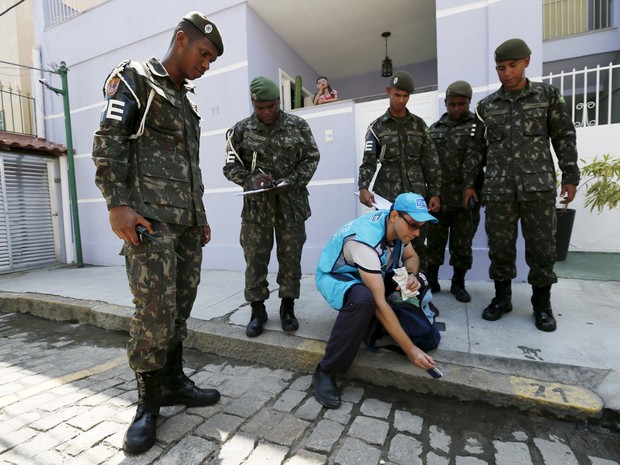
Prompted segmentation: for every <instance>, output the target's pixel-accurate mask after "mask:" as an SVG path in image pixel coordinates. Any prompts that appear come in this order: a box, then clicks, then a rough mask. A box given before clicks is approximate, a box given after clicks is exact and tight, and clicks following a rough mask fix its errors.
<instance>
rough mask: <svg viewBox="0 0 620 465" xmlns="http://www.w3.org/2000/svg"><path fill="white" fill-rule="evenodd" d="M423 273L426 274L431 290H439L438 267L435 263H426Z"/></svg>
mask: <svg viewBox="0 0 620 465" xmlns="http://www.w3.org/2000/svg"><path fill="white" fill-rule="evenodd" d="M424 274H425V275H426V279H428V284H429V286H431V291H432V292H439V291H441V286H440V285H439V267H438V266H436V265H428V268H427V269H426V272H425V273H424Z"/></svg>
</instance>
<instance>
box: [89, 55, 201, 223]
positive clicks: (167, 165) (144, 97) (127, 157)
mask: <svg viewBox="0 0 620 465" xmlns="http://www.w3.org/2000/svg"><path fill="white" fill-rule="evenodd" d="M193 89H194V86H193V85H192V84H190V83H189V82H186V83H185V85H184V86H182V87H181V88H180V89H179V88H177V87H176V85H175V84H174V82H173V81H172V79H170V77H169V76H168V73H167V72H166V70H165V69H164V67H163V65H162V64H161V63H160V61H159V60H158V59H157V58H151V59H149V60H148V61H147V62H144V63H143V62H136V61H125V62H123V63H121V64H120V65H119V66H117V67H116V68H115V69H114V70H113V71H112V73H110V75H109V76H108V78H107V80H106V83H105V86H104V89H103V92H104V97H105V107H104V109H103V113H102V114H101V122H100V126H99V130H98V131H96V132H95V138H94V142H93V152H92V157H93V161H94V162H95V166H96V167H97V171H96V175H95V182H96V184H97V186H98V187H99V189H101V192H102V193H103V197H104V198H105V201H106V203H107V206H108V209H110V208H112V207H115V206H119V205H128V206H130V207H132V208H133V209H134V210H135V211H137V212H138V213H140V214H141V215H142V216H144V217H145V218H148V219H154V220H159V221H163V222H167V223H175V224H182V225H188V226H190V225H204V224H207V217H206V213H205V208H204V204H203V201H202V197H203V194H204V187H203V185H202V175H201V172H200V165H199V158H198V155H199V153H198V151H199V142H200V115H199V114H198V110H197V108H196V105H194V103H193V102H191V101H190V99H189V98H188V96H187V92H188V91H193ZM147 109H148V110H147Z"/></svg>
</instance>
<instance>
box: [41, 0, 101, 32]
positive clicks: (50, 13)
mask: <svg viewBox="0 0 620 465" xmlns="http://www.w3.org/2000/svg"><path fill="white" fill-rule="evenodd" d="M109 1H110V0H43V12H44V14H45V27H46V28H51V27H54V26H56V25H58V24H60V23H64V22H65V21H68V20H69V19H71V18H74V17H75V16H78V15H80V14H82V13H83V12H85V11H87V10H90V9H91V8H94V7H96V6H99V5H101V4H102V3H106V2H109Z"/></svg>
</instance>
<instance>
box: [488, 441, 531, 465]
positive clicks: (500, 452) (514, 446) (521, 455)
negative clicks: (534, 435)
mask: <svg viewBox="0 0 620 465" xmlns="http://www.w3.org/2000/svg"><path fill="white" fill-rule="evenodd" d="M493 446H494V447H495V462H496V463H510V464H511V465H529V464H531V463H532V458H531V456H530V450H529V448H528V446H527V444H525V443H523V442H503V441H493Z"/></svg>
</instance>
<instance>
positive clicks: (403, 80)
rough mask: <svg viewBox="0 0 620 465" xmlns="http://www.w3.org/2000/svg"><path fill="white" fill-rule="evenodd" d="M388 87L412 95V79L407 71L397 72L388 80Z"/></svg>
mask: <svg viewBox="0 0 620 465" xmlns="http://www.w3.org/2000/svg"><path fill="white" fill-rule="evenodd" d="M390 87H391V88H396V89H400V90H404V91H405V92H409V93H410V94H412V93H413V89H414V86H413V78H412V77H411V74H409V73H408V72H407V71H397V72H396V73H394V76H392V77H391V79H390Z"/></svg>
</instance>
